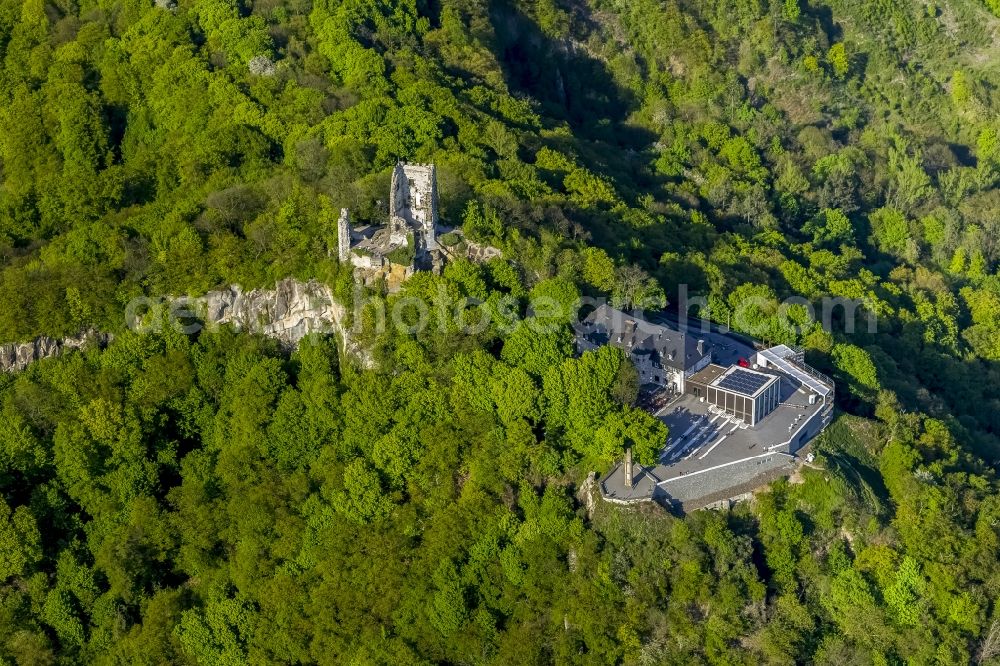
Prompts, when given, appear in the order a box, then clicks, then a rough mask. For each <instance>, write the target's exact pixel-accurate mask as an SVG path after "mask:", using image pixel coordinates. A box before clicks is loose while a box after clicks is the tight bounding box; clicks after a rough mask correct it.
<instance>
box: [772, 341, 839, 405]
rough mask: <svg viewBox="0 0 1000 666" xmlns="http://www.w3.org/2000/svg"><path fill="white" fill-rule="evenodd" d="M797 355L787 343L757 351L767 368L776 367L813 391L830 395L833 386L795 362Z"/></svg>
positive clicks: (824, 395)
mask: <svg viewBox="0 0 1000 666" xmlns="http://www.w3.org/2000/svg"><path fill="white" fill-rule="evenodd" d="M795 356H796V354H795V351H794V350H792V349H791V348H790V347H788V346H787V345H778V346H777V347H771V348H770V349H762V350H761V351H759V352H757V360H758V362H759V363H760V364H761V365H763V366H764V367H767V368H774V369H775V370H780V371H781V372H783V373H785V374H787V375H790V376H791V377H794V378H795V379H797V380H799V381H800V382H801V383H802V385H803V386H805V387H806V388H808V389H809V390H810V391H812V392H813V393H817V394H819V395H821V396H823V397H824V398H826V397H829V395H830V392H831V387H829V386H827V385H826V384H825V383H824V382H823V381H821V380H820V379H819V378H817V377H814V376H813V375H812V374H810V373H809V372H806V370H805V369H803V368H802V367H800V366H799V365H798V364H797V363H795V362H793V360H792V359H794V358H795Z"/></svg>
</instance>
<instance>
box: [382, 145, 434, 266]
mask: <svg viewBox="0 0 1000 666" xmlns="http://www.w3.org/2000/svg"><path fill="white" fill-rule="evenodd" d="M400 222H402V223H403V224H400ZM437 223H438V193H437V173H436V171H435V169H434V165H433V164H404V163H402V162H400V163H398V164H396V168H395V169H393V171H392V188H391V190H390V196H389V224H390V226H392V225H394V224H400V226H405V227H409V228H411V229H414V230H415V231H417V233H416V234H415V236H416V237H417V240H418V247H417V248H416V250H417V252H418V253H426V252H431V251H433V250H437V249H438V244H437V234H436V228H437Z"/></svg>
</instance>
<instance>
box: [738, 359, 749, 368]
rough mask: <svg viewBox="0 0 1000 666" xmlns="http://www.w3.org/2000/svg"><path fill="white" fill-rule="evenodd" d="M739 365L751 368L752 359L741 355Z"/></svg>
mask: <svg viewBox="0 0 1000 666" xmlns="http://www.w3.org/2000/svg"><path fill="white" fill-rule="evenodd" d="M737 365H739V366H740V367H741V368H749V367H750V361H748V360H746V359H745V358H742V357H741V358H740V360H739V361H738V362H737Z"/></svg>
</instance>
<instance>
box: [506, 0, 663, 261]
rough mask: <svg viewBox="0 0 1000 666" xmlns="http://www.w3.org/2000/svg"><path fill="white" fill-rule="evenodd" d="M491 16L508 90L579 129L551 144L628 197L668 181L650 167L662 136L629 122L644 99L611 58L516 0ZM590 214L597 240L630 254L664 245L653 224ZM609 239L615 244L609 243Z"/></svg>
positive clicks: (551, 140)
mask: <svg viewBox="0 0 1000 666" xmlns="http://www.w3.org/2000/svg"><path fill="white" fill-rule="evenodd" d="M490 19H491V21H492V23H493V28H494V34H495V35H496V43H495V52H496V56H497V58H498V59H499V61H500V64H501V67H502V69H503V73H504V77H505V79H506V81H507V85H508V87H509V89H510V90H511V91H512V92H514V93H515V94H521V95H525V96H529V97H531V98H532V99H534V100H535V101H537V103H538V107H539V111H540V113H541V115H542V116H543V118H545V119H546V120H547V121H548V122H549V123H558V124H561V123H566V124H567V125H569V127H570V128H571V129H572V135H563V136H558V137H550V138H548V139H547V140H546V141H547V143H548V144H549V145H550V146H551V147H552V148H554V149H556V150H559V151H562V152H566V153H569V154H573V155H576V156H577V157H578V158H579V161H580V163H581V164H582V165H584V166H586V168H587V169H589V170H590V171H592V172H594V173H596V174H599V175H601V176H606V177H609V178H611V179H612V180H614V182H615V184H616V186H617V187H618V189H619V191H620V192H621V193H622V194H623V195H624V196H625V197H626V199H631V200H633V201H634V200H635V199H637V198H638V197H640V196H641V195H643V194H645V193H646V192H649V191H652V190H659V189H661V188H662V186H663V185H664V184H665V183H666V179H665V178H664V177H662V176H660V175H658V174H657V173H655V172H654V171H653V170H652V169H651V168H650V167H649V165H650V163H651V162H652V161H653V160H655V158H656V152H655V151H654V149H653V144H654V142H655V141H656V140H657V138H658V137H657V135H656V134H654V133H653V132H651V131H649V130H647V129H645V128H642V127H638V126H636V125H633V124H630V123H629V122H628V119H629V117H630V115H631V114H632V113H634V112H635V111H637V110H638V109H639V108H640V106H641V103H642V100H641V99H639V98H638V97H637V96H636V95H635V94H634V93H633V91H631V90H629V89H627V88H624V87H622V86H620V85H619V84H618V83H617V82H616V81H615V79H614V77H613V76H612V74H611V72H610V71H609V69H608V67H607V66H606V65H605V63H604V62H602V61H601V60H599V59H598V58H596V57H594V56H592V55H590V54H589V53H588V52H587V51H586V47H585V46H583V45H582V44H581V43H580V42H578V41H574V40H572V39H554V38H552V37H550V36H548V35H546V34H544V33H543V32H542V31H541V29H540V28H539V26H538V25H537V24H536V23H535V21H534V20H532V18H530V17H529V16H527V15H525V14H524V13H523V12H521V11H520V10H519V9H518V8H516V7H514V6H513V5H512V4H511V3H509V2H498V3H495V4H493V5H492V7H491V9H490ZM591 28H592V29H596V28H594V27H593V26H591ZM586 217H587V227H588V231H590V232H591V233H592V234H593V236H594V240H595V241H597V242H598V244H601V245H604V246H605V247H611V246H617V247H618V248H619V251H621V252H622V253H625V254H628V253H629V252H630V249H634V248H637V247H647V248H648V247H649V246H650V244H651V243H652V244H654V245H656V246H657V250H658V251H662V248H661V247H660V244H659V243H657V242H656V240H658V239H651V238H649V232H650V230H649V229H648V228H647V229H644V230H639V229H635V228H633V227H631V226H629V225H627V224H621V221H620V220H618V219H612V218H614V216H606V215H594V214H593V211H590V212H588V214H587V215H586ZM605 240H607V241H611V242H610V243H608V244H605V243H604V242H603V241H605ZM658 256H659V254H656V255H655V257H653V259H652V260H653V261H655V259H656V257H658Z"/></svg>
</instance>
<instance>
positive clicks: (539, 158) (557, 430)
mask: <svg viewBox="0 0 1000 666" xmlns="http://www.w3.org/2000/svg"><path fill="white" fill-rule="evenodd" d="M997 16H1000V4H998V3H997V0H954V1H953V2H948V3H936V2H933V1H930V2H917V1H915V0H876V1H866V0H829V1H825V2H809V3H807V2H805V1H804V0H781V1H778V0H771V1H770V2H765V1H764V0H707V1H705V2H694V0H665V1H663V2H653V1H651V0H586V1H584V0H580V1H579V2H574V3H571V2H568V1H565V0H533V1H529V0H509V1H505V2H494V3H488V2H485V0H428V1H422V2H417V1H416V0H408V1H407V0H402V1H396V0H347V1H345V2H339V3H338V2H333V1H332V0H316V1H315V2H309V1H308V0H257V1H256V2H252V1H251V0H245V1H244V2H235V1H230V0H176V1H175V0H156V2H155V3H151V2H149V1H148V0H142V1H141V2H140V1H138V0H98V1H97V2H93V1H91V0H80V1H75V0H49V1H45V0H23V1H22V2H17V1H16V0H0V57H2V67H0V342H8V341H11V342H12V341H20V340H27V339H30V338H32V337H33V336H36V335H41V334H47V335H53V336H59V335H69V334H75V333H77V332H79V331H80V330H81V329H84V328H88V327H94V328H97V329H100V330H104V331H108V332H112V333H114V334H115V339H114V341H113V342H112V343H111V345H110V346H109V347H108V348H107V349H106V350H103V351H100V350H95V349H91V350H88V351H85V352H81V353H74V354H69V355H66V356H63V357H61V358H58V359H50V360H46V361H43V362H40V363H38V364H36V365H34V366H32V367H31V368H29V369H28V370H27V371H25V372H23V373H20V374H16V375H13V374H11V375H0V663H4V664H6V663H12V664H45V663H60V664H61V663H66V664H70V663H120V664H158V663H198V664H243V663H330V664H343V663H358V664H383V663H384V664H409V663H442V662H443V663H462V664H469V663H497V664H509V663H518V664H520V663H551V662H559V663H629V664H632V663H642V664H646V663H649V664H653V663H655V664H674V663H676V664H691V663H706V664H708V663H712V664H742V663H746V664H757V663H799V662H814V663H824V664H838V665H840V664H871V663H875V664H929V663H942V664H966V663H970V662H978V663H1000V609H998V608H997V602H996V600H997V597H998V588H1000V578H998V571H1000V567H998V564H1000V562H998V558H1000V499H998V497H1000V496H998V492H997V491H998V482H997V479H996V475H995V471H994V469H995V464H996V462H997V461H998V460H1000V439H998V437H1000V390H998V389H1000V342H998V340H1000V279H998V276H997V267H998V265H1000V243H998V242H997V239H998V237H1000V228H998V227H1000V188H998V184H1000V88H998V85H1000V46H998V45H1000V19H998V18H997ZM400 159H405V160H410V161H423V162H434V163H435V164H436V165H437V167H438V174H439V187H440V192H441V204H442V216H443V217H444V219H445V221H446V222H447V223H449V224H451V225H454V226H462V228H463V229H464V231H465V232H466V234H467V235H468V236H469V237H471V238H473V239H476V240H480V241H483V242H487V243H490V244H492V245H494V246H496V247H499V248H501V249H502V250H503V252H504V258H503V259H502V260H497V259H494V260H492V261H490V262H488V263H487V264H483V265H476V264H472V263H468V262H455V263H452V264H450V265H449V266H448V267H447V269H446V270H445V271H444V274H443V275H440V276H436V275H430V274H421V275H418V276H416V277H415V278H413V279H411V280H410V281H409V282H408V283H407V284H406V286H405V287H404V290H403V292H402V293H401V294H395V295H391V296H386V297H384V298H388V299H389V300H390V301H391V300H392V299H395V298H402V297H405V296H420V297H424V298H426V299H427V300H430V301H433V300H434V299H435V298H440V295H441V294H447V295H449V296H452V297H455V298H456V299H457V298H459V297H470V298H474V299H479V300H481V301H485V302H486V303H487V304H489V303H491V302H497V301H498V300H499V299H509V298H513V299H516V301H517V302H518V303H520V305H521V307H525V306H526V304H527V301H528V299H529V297H530V296H531V295H546V296H550V297H553V298H555V299H557V300H559V301H560V302H569V301H572V300H573V299H574V298H575V297H576V296H577V295H579V294H587V295H595V296H609V297H611V298H612V299H613V300H614V301H615V302H616V303H619V304H624V305H647V306H649V305H662V304H663V303H665V302H671V301H675V300H676V294H677V288H678V286H679V285H687V288H688V289H689V291H690V292H691V293H692V294H700V295H703V296H705V297H707V303H708V305H707V307H705V308H703V311H702V314H705V315H708V316H710V317H712V318H713V319H715V320H716V321H720V322H726V321H733V324H734V326H735V327H736V328H738V329H739V330H741V331H742V332H745V333H748V334H751V335H753V336H755V337H758V338H763V339H767V340H769V341H775V342H787V343H793V344H798V345H801V346H803V347H805V348H806V349H807V354H808V356H809V360H810V362H811V363H812V364H813V365H815V366H816V367H819V368H821V369H823V370H824V371H828V372H830V373H831V374H832V375H833V376H834V377H835V379H836V380H837V382H838V392H837V393H838V399H839V401H840V405H839V406H840V408H841V409H840V416H839V417H838V419H837V421H836V422H835V423H834V425H833V426H832V427H831V428H830V429H829V430H828V431H827V432H826V433H825V434H824V435H823V436H822V437H821V439H820V440H819V442H818V443H817V450H818V453H819V455H818V457H817V460H816V466H815V468H805V469H804V470H803V471H802V473H801V474H797V475H796V476H795V477H794V478H793V479H791V480H790V481H788V482H779V483H777V484H774V485H773V486H772V487H771V488H770V489H769V490H768V491H767V492H766V493H762V494H760V495H759V496H758V497H757V499H756V501H755V502H753V503H751V504H746V505H741V506H739V507H738V508H737V509H735V510H733V511H731V512H728V513H717V512H698V513H696V514H693V515H690V516H687V517H684V518H678V517H672V516H669V515H667V514H666V513H665V512H661V511H652V510H650V511H628V510H622V509H619V508H615V507H613V506H609V505H604V504H600V503H599V504H598V505H596V506H591V507H588V505H587V502H586V501H585V500H584V499H581V497H579V496H578V491H579V488H580V486H581V484H582V483H583V481H584V479H585V478H586V476H587V473H588V472H589V471H591V470H597V471H604V470H606V469H607V468H608V466H609V465H610V463H611V462H612V461H614V460H615V459H617V458H619V457H620V456H621V453H622V451H623V450H624V447H625V445H626V443H628V444H629V445H632V446H633V447H634V448H635V451H636V453H637V455H638V456H639V458H640V460H649V458H650V457H651V456H653V455H654V450H655V447H656V443H657V442H660V441H662V439H663V434H664V433H663V425H662V424H661V423H660V422H659V421H658V420H656V419H653V418H652V417H650V416H648V415H647V414H646V413H645V412H643V411H641V410H639V409H636V408H635V407H634V406H633V402H634V398H635V387H634V378H632V377H631V376H630V366H629V364H628V363H626V362H624V355H622V354H620V353H619V352H616V351H614V350H611V349H607V350H603V351H601V352H599V353H588V354H585V355H584V356H582V357H580V358H574V357H573V354H572V337H571V332H570V330H569V326H568V322H565V321H563V322H556V323H557V325H555V326H549V327H548V328H547V330H546V332H544V333H539V332H538V331H537V330H535V329H534V328H533V327H531V326H529V325H527V324H526V325H523V326H521V327H519V328H517V329H516V330H515V331H514V332H513V333H507V332H504V331H501V330H498V329H496V328H495V327H487V328H486V329H485V330H482V331H479V332H477V333H475V334H469V333H468V332H465V331H462V330H459V329H458V328H455V329H450V328H444V329H441V328H433V329H432V330H426V331H422V332H419V333H418V334H416V335H404V334H402V333H401V332H399V331H392V330H390V331H386V332H383V333H381V334H376V333H371V334H368V335H365V336H363V341H364V343H365V344H366V345H367V347H368V348H369V349H371V353H372V354H373V357H374V358H375V359H376V360H377V367H376V368H375V369H373V370H365V369H362V368H359V367H356V364H354V363H352V361H351V360H350V359H345V358H341V357H340V356H339V355H338V353H337V344H336V342H335V341H334V340H332V339H309V340H308V341H307V342H306V343H304V344H303V345H302V346H301V347H300V348H299V349H298V350H297V351H296V352H294V353H293V354H291V355H290V356H289V355H288V354H287V353H285V352H283V351H282V350H281V349H279V348H278V347H277V346H276V345H275V344H274V343H273V342H268V341H266V340H263V339H259V338H256V337H253V336H249V335H238V334H235V333H233V332H231V331H228V330H221V331H211V332H210V331H205V332H202V333H201V334H200V335H191V336H184V335H181V334H179V333H176V332H172V331H170V330H169V329H167V330H166V331H165V332H163V333H160V334H146V335H140V334H137V333H132V332H129V331H127V330H126V329H125V317H124V311H125V309H126V305H127V304H128V303H129V302H130V301H131V300H132V299H134V298H135V297H137V296H142V295H148V296H159V295H164V294H185V293H190V294H200V293H204V292H205V291H207V290H210V289H212V288H215V287H218V286H221V285H228V284H234V283H235V284H240V285H242V286H243V287H245V288H251V287H270V286H272V285H273V284H274V283H275V281H276V280H279V279H282V278H285V277H289V276H294V277H299V278H303V279H306V278H318V279H321V280H323V281H326V282H327V283H329V284H330V285H331V286H332V287H333V288H334V291H335V293H336V294H337V295H338V296H339V297H341V298H343V299H345V300H346V299H349V298H351V276H350V271H349V270H348V269H347V268H346V267H343V266H340V265H338V264H337V262H336V261H335V259H332V258H331V253H330V250H331V249H332V248H333V246H334V245H335V243H336V219H337V211H339V208H340V207H342V206H346V207H349V208H350V209H351V211H352V215H353V217H354V218H355V219H356V220H358V221H361V222H382V221H384V216H385V210H386V204H385V199H386V196H387V193H388V191H389V177H390V170H391V167H392V166H393V165H394V164H395V163H396V161H397V160H400ZM333 254H334V255H335V254H336V253H335V252H334V253H333ZM369 296H370V297H371V298H382V296H380V295H378V294H372V295H369ZM789 296H801V297H804V298H806V299H808V300H809V301H811V302H817V301H819V300H820V299H821V298H823V297H827V296H831V297H844V298H852V299H862V300H863V301H864V303H865V307H866V308H867V310H868V311H869V312H871V313H874V314H875V315H877V320H878V327H877V330H876V331H874V332H870V331H869V330H868V329H867V327H865V326H860V327H859V329H858V330H856V331H855V332H854V333H852V334H848V333H847V332H846V330H845V324H846V322H844V321H842V320H840V319H837V320H836V321H835V322H834V326H833V330H823V328H822V327H821V326H819V325H818V324H817V323H812V324H810V323H808V322H807V323H806V325H804V326H796V325H795V324H800V323H802V322H803V321H804V319H803V310H804V309H803V308H801V307H800V308H798V309H796V308H792V309H791V310H790V311H787V312H786V311H785V310H783V309H781V308H780V307H779V303H780V301H781V300H782V299H785V298H787V297H789ZM750 297H754V298H756V299H757V300H756V303H757V304H758V305H757V306H755V307H754V308H753V310H752V311H751V312H750V313H749V314H747V315H746V316H741V317H736V318H732V317H731V316H730V315H731V314H732V313H733V311H734V310H736V309H737V308H739V306H740V304H741V303H743V302H745V301H746V300H747V299H748V298H750ZM784 315H789V316H784ZM529 323H530V321H529Z"/></svg>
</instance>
